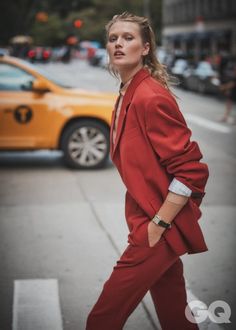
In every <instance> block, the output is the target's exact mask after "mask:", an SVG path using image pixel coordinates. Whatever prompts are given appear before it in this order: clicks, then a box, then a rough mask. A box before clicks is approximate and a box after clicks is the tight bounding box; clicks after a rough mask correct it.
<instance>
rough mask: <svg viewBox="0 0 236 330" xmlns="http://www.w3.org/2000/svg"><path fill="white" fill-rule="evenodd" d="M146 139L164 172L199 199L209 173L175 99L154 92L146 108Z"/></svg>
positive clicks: (202, 193) (202, 194)
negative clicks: (191, 138)
mask: <svg viewBox="0 0 236 330" xmlns="http://www.w3.org/2000/svg"><path fill="white" fill-rule="evenodd" d="M145 122H146V132H147V136H148V139H149V141H150V143H151V145H152V147H153V149H154V150H155V152H156V154H157V156H158V157H159V160H160V163H161V165H163V166H164V167H165V168H166V170H167V172H168V173H169V174H171V175H172V176H173V177H175V178H176V179H177V180H179V181H180V182H182V183H183V184H184V185H186V186H187V187H188V188H189V189H191V190H192V195H191V197H192V198H196V199H198V200H199V203H198V204H200V202H201V199H202V197H203V196H204V194H205V192H204V188H205V185H206V182H207V179H208V176H209V172H208V167H207V165H206V164H205V163H202V162H200V160H201V158H202V153H201V151H200V149H199V146H198V144H197V143H196V142H195V141H190V137H191V131H190V129H189V128H188V127H187V124H186V122H185V119H184V117H183V115H182V113H181V112H180V110H179V108H178V105H177V103H176V102H175V100H174V98H172V97H171V96H169V95H167V96H166V95H162V94H160V95H157V96H155V97H153V98H151V99H149V101H148V104H146V109H145Z"/></svg>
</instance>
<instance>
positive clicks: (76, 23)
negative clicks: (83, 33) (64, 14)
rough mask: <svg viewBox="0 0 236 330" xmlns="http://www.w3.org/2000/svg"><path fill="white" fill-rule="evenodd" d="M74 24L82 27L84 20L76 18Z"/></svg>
mask: <svg viewBox="0 0 236 330" xmlns="http://www.w3.org/2000/svg"><path fill="white" fill-rule="evenodd" d="M73 25H74V27H75V28H76V29H80V28H81V26H82V25H83V21H82V20H81V19H76V20H74V23H73Z"/></svg>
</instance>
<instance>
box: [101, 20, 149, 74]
mask: <svg viewBox="0 0 236 330" xmlns="http://www.w3.org/2000/svg"><path fill="white" fill-rule="evenodd" d="M107 51H108V54H109V58H110V63H111V64H112V66H113V67H114V68H115V69H116V70H118V72H122V71H124V70H134V69H135V68H136V67H137V68H138V67H142V66H143V56H145V55H147V54H148V51H149V44H148V43H146V44H144V43H143V41H142V38H141V34H140V28H139V25H138V24H137V23H133V22H124V21H118V22H116V23H114V24H113V25H112V26H111V28H110V30H109V32H108V41H107Z"/></svg>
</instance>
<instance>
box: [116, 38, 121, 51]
mask: <svg viewBox="0 0 236 330" xmlns="http://www.w3.org/2000/svg"><path fill="white" fill-rule="evenodd" d="M115 47H116V48H119V47H122V40H121V38H120V37H119V38H117V39H116V44H115Z"/></svg>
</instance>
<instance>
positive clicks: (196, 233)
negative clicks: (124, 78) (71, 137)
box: [110, 69, 208, 255]
mask: <svg viewBox="0 0 236 330" xmlns="http://www.w3.org/2000/svg"><path fill="white" fill-rule="evenodd" d="M114 117H115V116H114V111H113V116H112V126H111V137H110V138H111V141H110V142H111V159H112V161H113V162H114V164H115V165H116V167H117V169H118V171H119V173H120V175H121V178H122V180H123V182H124V184H125V186H126V188H127V193H126V194H127V195H126V211H127V210H129V212H126V214H128V213H130V210H135V209H137V207H139V208H141V210H142V211H143V212H144V214H145V216H146V217H148V218H149V219H152V218H153V216H154V215H155V213H156V212H157V211H158V209H159V208H160V206H161V205H162V203H163V201H164V199H165V198H166V196H167V193H168V187H169V185H170V182H171V181H172V179H173V178H174V177H175V178H176V179H177V180H179V181H181V182H182V183H183V184H185V185H186V186H187V187H189V188H190V189H191V190H192V195H191V197H190V198H189V201H188V203H187V204H186V205H185V206H184V207H183V209H182V210H181V211H180V212H179V214H178V215H177V216H176V218H175V219H174V221H173V222H172V224H173V225H172V228H171V229H169V230H166V231H165V232H164V235H165V239H166V240H167V242H168V243H169V245H170V246H171V247H172V248H173V250H174V251H175V252H176V253H177V254H178V255H182V254H184V253H186V252H188V253H198V252H203V251H206V250H207V246H206V244H205V241H204V237H203V234H202V231H201V228H200V226H199V224H198V219H199V218H200V216H201V211H200V209H199V205H200V203H201V200H202V197H203V196H204V187H205V184H206V181H207V178H208V168H207V165H206V164H204V163H201V162H200V159H201V158H202V154H201V152H200V150H199V147H198V145H197V143H196V142H192V141H190V136H191V131H190V129H189V128H188V127H187V125H186V122H185V120H184V117H183V115H182V114H181V112H180V110H179V108H178V105H177V103H176V101H175V99H174V97H173V96H172V95H171V94H170V93H169V92H168V91H167V90H166V89H165V88H164V87H163V86H162V85H161V84H159V83H158V82H157V81H156V80H155V79H153V78H152V77H151V76H150V74H149V72H148V71H147V70H146V69H141V70H140V71H139V72H138V73H137V74H136V75H135V77H134V78H133V79H132V81H131V83H130V85H129V86H128V89H127V91H126V93H125V96H124V99H123V103H122V107H121V112H120V116H119V121H118V126H117V132H116V141H115V144H114V146H113V144H112V131H113V126H114ZM132 204H133V205H132ZM131 213H132V212H131Z"/></svg>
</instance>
